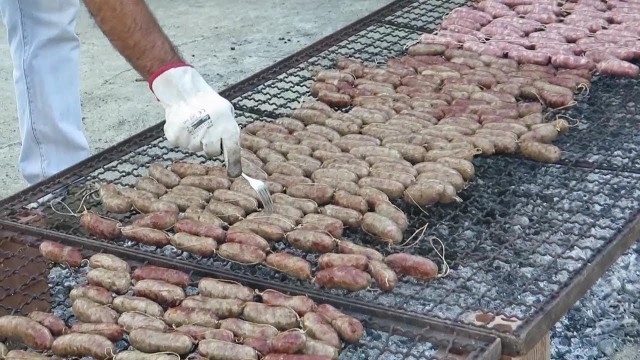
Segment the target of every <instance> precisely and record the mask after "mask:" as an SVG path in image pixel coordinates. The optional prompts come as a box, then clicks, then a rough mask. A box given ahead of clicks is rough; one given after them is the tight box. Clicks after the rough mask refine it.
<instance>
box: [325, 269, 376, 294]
mask: <svg viewBox="0 0 640 360" xmlns="http://www.w3.org/2000/svg"><path fill="white" fill-rule="evenodd" d="M315 283H316V284H318V285H320V286H322V287H326V288H329V289H344V290H347V291H351V292H353V291H359V290H364V289H367V288H369V287H370V286H371V276H370V275H369V274H368V273H366V272H364V271H362V270H359V269H356V268H354V267H349V266H338V267H331V268H328V269H324V270H320V271H318V272H317V273H316V277H315Z"/></svg>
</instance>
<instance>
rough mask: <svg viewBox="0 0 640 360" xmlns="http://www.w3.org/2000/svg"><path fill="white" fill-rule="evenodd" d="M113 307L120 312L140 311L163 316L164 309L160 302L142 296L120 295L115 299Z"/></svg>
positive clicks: (154, 315)
mask: <svg viewBox="0 0 640 360" xmlns="http://www.w3.org/2000/svg"><path fill="white" fill-rule="evenodd" d="M112 307H113V309H115V310H116V311H117V312H119V313H125V312H132V311H135V312H139V313H143V314H147V315H149V316H153V317H157V318H159V317H162V315H163V314H164V309H163V308H162V306H160V305H159V304H158V303H156V302H154V301H152V300H150V299H147V298H144V297H140V296H131V295H120V296H117V297H116V298H115V299H113V303H112Z"/></svg>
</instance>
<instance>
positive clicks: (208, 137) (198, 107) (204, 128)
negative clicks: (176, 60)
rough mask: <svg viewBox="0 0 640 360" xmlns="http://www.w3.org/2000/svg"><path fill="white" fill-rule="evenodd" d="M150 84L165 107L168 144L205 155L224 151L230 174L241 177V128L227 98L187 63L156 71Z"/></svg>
mask: <svg viewBox="0 0 640 360" xmlns="http://www.w3.org/2000/svg"><path fill="white" fill-rule="evenodd" d="M149 86H150V87H151V90H152V91H153V93H154V94H155V95H156V98H158V100H159V101H160V103H161V104H162V106H163V107H164V109H165V116H166V123H165V125H164V133H165V136H166V137H167V140H168V141H169V143H170V144H171V145H173V146H179V147H182V148H185V149H189V150H191V151H194V152H200V151H204V152H205V154H206V155H207V156H208V157H216V156H219V155H220V154H222V153H224V158H225V164H226V165H227V170H228V172H229V173H230V174H229V175H230V176H233V177H236V176H240V172H241V171H242V170H241V168H240V128H239V126H238V123H236V121H235V118H234V109H233V105H231V103H230V102H229V101H228V100H226V99H225V98H223V97H222V96H220V95H219V94H218V93H217V92H216V91H214V90H213V89H212V88H211V86H209V84H207V82H206V81H205V80H204V79H203V78H202V76H201V75H200V74H199V73H198V71H196V70H195V69H194V68H193V67H191V66H189V65H187V64H177V65H173V66H168V67H165V69H163V70H160V71H158V72H156V74H154V75H153V76H152V77H151V78H150V79H149ZM232 173H233V174H232Z"/></svg>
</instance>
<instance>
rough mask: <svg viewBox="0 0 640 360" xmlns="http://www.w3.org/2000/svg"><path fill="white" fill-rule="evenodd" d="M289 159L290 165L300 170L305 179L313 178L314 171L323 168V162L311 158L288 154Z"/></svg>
mask: <svg viewBox="0 0 640 360" xmlns="http://www.w3.org/2000/svg"><path fill="white" fill-rule="evenodd" d="M287 159H288V160H289V163H290V164H292V165H294V166H297V167H298V168H300V169H301V170H302V171H303V175H304V176H305V177H306V176H311V174H313V172H314V171H316V170H318V169H319V168H320V166H322V162H320V161H319V160H317V159H314V158H312V157H311V156H306V155H300V154H295V153H289V154H287Z"/></svg>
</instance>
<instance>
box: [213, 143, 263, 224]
mask: <svg viewBox="0 0 640 360" xmlns="http://www.w3.org/2000/svg"><path fill="white" fill-rule="evenodd" d="M229 150H231V151H230V152H228V151H227V149H223V151H224V158H225V159H224V160H225V164H226V166H227V175H228V176H229V177H230V178H237V177H239V176H242V177H243V178H244V179H245V180H247V182H248V183H249V186H251V188H253V190H254V191H255V192H257V193H258V197H259V198H260V202H261V203H262V206H263V207H264V211H265V212H267V213H269V212H271V211H273V200H271V193H269V188H268V187H267V184H265V182H264V181H262V180H258V179H254V178H252V177H250V176H248V175H247V174H245V173H244V172H242V156H241V153H240V146H234V147H233V149H229Z"/></svg>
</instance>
